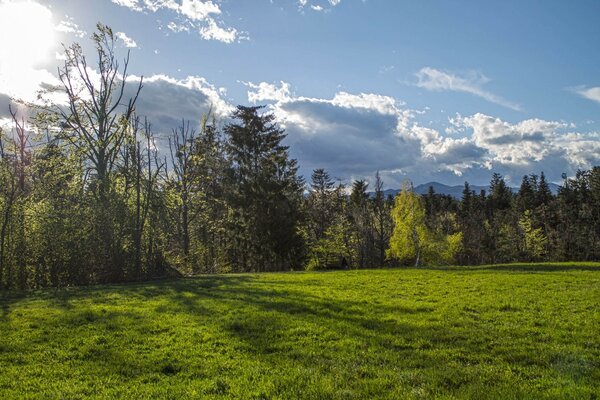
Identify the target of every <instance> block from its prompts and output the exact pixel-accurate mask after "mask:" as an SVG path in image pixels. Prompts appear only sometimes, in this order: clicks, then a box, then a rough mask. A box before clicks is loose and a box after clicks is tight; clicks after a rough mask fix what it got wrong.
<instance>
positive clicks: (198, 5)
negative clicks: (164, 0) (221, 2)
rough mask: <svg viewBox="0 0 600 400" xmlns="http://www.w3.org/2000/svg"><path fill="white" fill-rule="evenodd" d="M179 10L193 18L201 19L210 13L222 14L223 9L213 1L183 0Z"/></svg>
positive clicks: (195, 19)
mask: <svg viewBox="0 0 600 400" xmlns="http://www.w3.org/2000/svg"><path fill="white" fill-rule="evenodd" d="M179 12H180V13H181V14H183V15H185V16H186V17H188V18H190V19H191V20H194V21H199V20H200V21H201V20H204V19H206V18H207V17H208V16H209V15H210V14H221V9H220V8H219V6H218V5H216V4H215V3H213V2H212V1H199V0H183V1H182V3H181V6H180V7H179Z"/></svg>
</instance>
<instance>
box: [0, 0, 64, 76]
mask: <svg viewBox="0 0 600 400" xmlns="http://www.w3.org/2000/svg"><path fill="white" fill-rule="evenodd" d="M54 40H55V36H54V25H53V23H52V13H51V12H50V10H49V9H48V8H46V7H44V6H42V5H40V4H38V3H34V2H31V1H20V2H9V3H0V64H1V65H2V66H5V67H6V66H13V67H18V68H23V67H25V68H32V67H36V66H37V65H38V64H40V63H42V62H44V61H46V60H48V57H49V56H50V55H51V54H52V53H51V51H50V50H51V49H52V47H53V46H54V44H55V43H54Z"/></svg>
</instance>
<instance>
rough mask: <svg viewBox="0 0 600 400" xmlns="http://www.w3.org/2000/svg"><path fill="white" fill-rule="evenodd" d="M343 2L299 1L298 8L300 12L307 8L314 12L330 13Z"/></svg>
mask: <svg viewBox="0 0 600 400" xmlns="http://www.w3.org/2000/svg"><path fill="white" fill-rule="evenodd" d="M341 2H342V1H341V0H327V1H325V0H321V1H309V0H298V7H299V9H300V11H303V10H304V9H305V8H307V7H308V8H310V9H311V10H313V11H317V12H328V11H330V10H331V9H332V8H333V7H335V6H337V5H339V4H340V3H341Z"/></svg>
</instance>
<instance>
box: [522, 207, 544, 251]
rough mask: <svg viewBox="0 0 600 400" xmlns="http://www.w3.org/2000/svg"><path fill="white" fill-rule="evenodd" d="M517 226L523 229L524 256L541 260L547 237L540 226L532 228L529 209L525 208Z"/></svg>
mask: <svg viewBox="0 0 600 400" xmlns="http://www.w3.org/2000/svg"><path fill="white" fill-rule="evenodd" d="M519 227H520V228H521V230H522V231H523V249H524V250H525V254H526V257H527V258H528V259H530V260H532V261H539V260H541V259H542V258H543V257H544V255H545V254H546V244H547V243H548V239H547V238H546V236H545V235H544V233H543V231H542V228H533V224H532V217H531V211H530V210H525V212H524V213H523V215H522V216H521V218H520V219H519Z"/></svg>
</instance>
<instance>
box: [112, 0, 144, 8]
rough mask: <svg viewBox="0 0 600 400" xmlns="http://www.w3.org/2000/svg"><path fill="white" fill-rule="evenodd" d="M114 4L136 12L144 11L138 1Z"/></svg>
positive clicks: (117, 0)
mask: <svg viewBox="0 0 600 400" xmlns="http://www.w3.org/2000/svg"><path fill="white" fill-rule="evenodd" d="M112 2H113V3H115V4H118V5H120V6H122V7H127V8H129V9H131V10H134V11H142V10H143V8H142V6H140V4H139V3H138V1H137V0H112Z"/></svg>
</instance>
